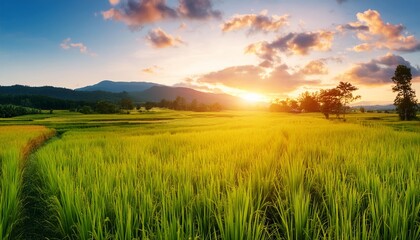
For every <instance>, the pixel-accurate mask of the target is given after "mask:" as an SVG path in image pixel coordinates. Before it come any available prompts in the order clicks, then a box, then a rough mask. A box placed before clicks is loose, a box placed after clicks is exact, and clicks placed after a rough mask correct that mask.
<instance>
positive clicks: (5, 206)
mask: <svg viewBox="0 0 420 240" xmlns="http://www.w3.org/2000/svg"><path fill="white" fill-rule="evenodd" d="M49 134H51V131H50V130H48V129H47V128H45V127H42V126H0V143H1V148H0V166H1V169H0V191H1V196H0V239H12V238H18V237H19V235H20V233H19V232H17V231H16V230H17V226H18V224H20V223H21V222H22V220H23V219H22V218H23V216H22V208H23V206H22V199H21V191H22V169H23V167H24V165H25V163H24V162H23V160H24V159H25V158H26V156H28V154H29V153H30V152H31V150H32V149H33V148H34V147H36V146H38V145H39V144H40V143H42V141H43V140H45V138H46V137H48V135H49Z"/></svg>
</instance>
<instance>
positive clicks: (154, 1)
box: [102, 0, 178, 28]
mask: <svg viewBox="0 0 420 240" xmlns="http://www.w3.org/2000/svg"><path fill="white" fill-rule="evenodd" d="M120 5H121V6H120V7H119V8H118V9H117V8H111V9H109V10H107V11H104V12H102V16H103V18H104V19H105V20H109V19H112V20H115V21H120V22H123V23H125V24H127V25H128V26H129V27H131V28H139V27H142V26H143V25H145V24H148V23H152V22H157V21H160V20H163V19H167V18H176V17H177V16H178V14H177V12H176V10H175V9H173V8H170V7H168V6H167V5H166V1H165V0H138V1H136V0H127V1H125V2H122V3H121V4H120Z"/></svg>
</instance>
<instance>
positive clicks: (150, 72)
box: [141, 65, 162, 74]
mask: <svg viewBox="0 0 420 240" xmlns="http://www.w3.org/2000/svg"><path fill="white" fill-rule="evenodd" d="M158 69H162V68H160V67H159V66H156V65H154V66H151V67H148V68H143V69H142V70H141V71H142V72H144V73H148V74H154V73H156V70H158Z"/></svg>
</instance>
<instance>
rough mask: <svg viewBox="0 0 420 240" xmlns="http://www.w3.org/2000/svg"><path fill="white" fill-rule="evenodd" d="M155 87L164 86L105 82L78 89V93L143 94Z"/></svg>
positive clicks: (145, 83)
mask: <svg viewBox="0 0 420 240" xmlns="http://www.w3.org/2000/svg"><path fill="white" fill-rule="evenodd" d="M153 86H163V85H160V84H157V83H151V82H113V81H110V80H104V81H102V82H99V83H97V84H94V85H91V86H86V87H82V88H76V89H75V90H76V91H105V92H113V93H120V92H142V91H144V90H146V89H149V88H151V87H153Z"/></svg>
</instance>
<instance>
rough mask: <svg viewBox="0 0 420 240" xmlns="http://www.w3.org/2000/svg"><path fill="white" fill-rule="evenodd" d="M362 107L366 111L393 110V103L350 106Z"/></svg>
mask: <svg viewBox="0 0 420 240" xmlns="http://www.w3.org/2000/svg"><path fill="white" fill-rule="evenodd" d="M361 107H363V108H364V109H365V110H366V111H385V110H395V105H394V104H386V105H357V106H353V107H352V108H356V109H358V108H361Z"/></svg>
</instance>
